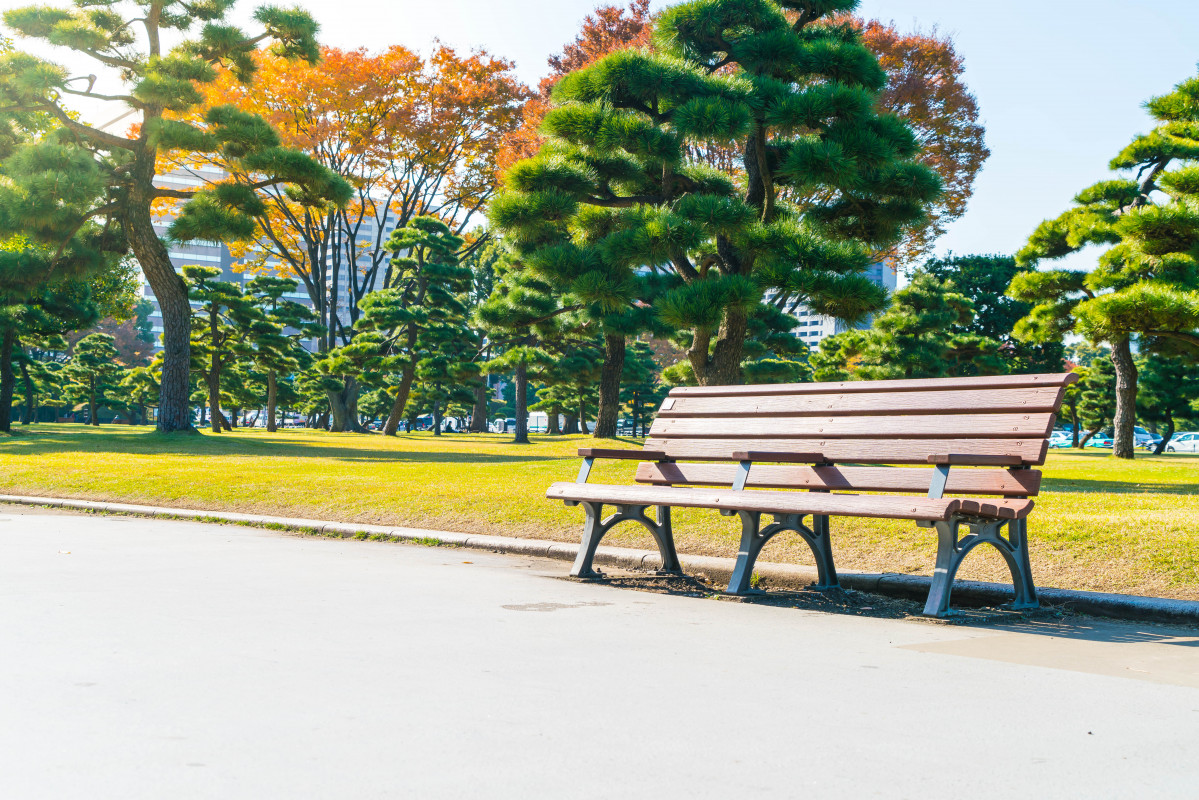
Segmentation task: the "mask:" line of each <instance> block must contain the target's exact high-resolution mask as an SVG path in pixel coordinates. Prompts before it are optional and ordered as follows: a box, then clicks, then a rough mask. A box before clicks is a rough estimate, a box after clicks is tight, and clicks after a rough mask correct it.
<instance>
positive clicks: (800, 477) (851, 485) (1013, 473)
mask: <svg viewBox="0 0 1199 800" xmlns="http://www.w3.org/2000/svg"><path fill="white" fill-rule="evenodd" d="M737 471H738V467H737V466H735V465H733V464H678V463H674V464H654V463H649V462H647V463H643V464H639V465H638V466H637V482H638V483H651V484H656V485H665V484H674V485H676V486H678V485H687V486H697V485H698V486H731V485H732V483H733V479H734V478H735V477H736V475H737ZM932 476H933V470H931V469H928V468H905V467H895V468H891V467H843V466H833V467H811V466H792V465H775V464H754V465H753V466H752V467H751V468H750V470H749V478H748V480H747V481H746V483H745V486H746V488H754V489H818V490H827V491H834V492H846V491H859V492H913V493H917V494H920V493H924V492H927V491H928V487H929V484H930V482H931V480H932ZM1040 487H1041V473H1040V471H1039V470H1031V469H1021V470H1006V469H953V470H950V472H949V481H948V483H947V484H946V486H945V491H946V493H948V494H964V495H989V494H993V495H1002V496H1007V497H1015V496H1020V497H1024V496H1029V495H1035V494H1036V493H1037V491H1038V490H1039V489H1040Z"/></svg>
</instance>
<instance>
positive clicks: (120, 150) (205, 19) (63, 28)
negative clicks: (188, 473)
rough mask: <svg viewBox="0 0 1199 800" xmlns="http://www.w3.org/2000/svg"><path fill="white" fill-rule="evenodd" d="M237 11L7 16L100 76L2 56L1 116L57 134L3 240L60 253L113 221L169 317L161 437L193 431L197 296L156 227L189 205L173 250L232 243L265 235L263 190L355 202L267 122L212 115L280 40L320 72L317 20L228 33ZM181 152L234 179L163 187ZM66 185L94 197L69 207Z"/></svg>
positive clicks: (278, 20)
mask: <svg viewBox="0 0 1199 800" xmlns="http://www.w3.org/2000/svg"><path fill="white" fill-rule="evenodd" d="M232 6H233V0H212V1H211V2H189V0H137V2H128V1H127V0H75V2H74V3H73V4H71V5H69V6H67V7H65V8H63V7H51V6H30V7H26V8H19V9H13V10H10V11H6V12H5V13H4V22H5V24H6V25H8V27H9V28H11V29H12V30H14V31H15V32H16V33H17V34H18V35H20V36H23V37H30V38H34V39H40V40H42V41H44V42H46V43H48V44H50V45H53V46H58V47H64V48H66V49H68V50H71V51H72V52H73V53H74V54H75V56H76V57H77V58H80V59H88V60H90V61H91V62H92V63H93V64H94V67H95V69H96V71H97V74H95V75H86V76H77V77H71V75H70V72H69V71H68V70H67V69H66V68H65V67H63V66H60V65H58V64H54V63H52V62H50V61H46V60H44V59H42V58H39V57H37V56H35V55H32V54H30V53H25V52H20V51H14V52H10V53H6V54H4V55H2V56H0V116H12V115H15V114H24V113H30V112H40V113H43V114H46V115H49V116H50V117H52V118H53V119H54V121H55V124H56V125H57V126H58V129H57V133H56V135H54V136H51V137H49V139H50V140H49V141H46V142H42V143H38V144H34V145H28V146H27V147H29V148H31V149H32V150H33V151H34V155H32V156H31V163H30V164H29V168H28V169H27V170H25V171H24V174H23V175H21V176H19V179H18V180H17V186H16V187H13V188H12V189H11V191H18V192H20V193H22V194H23V195H24V197H25V203H24V204H23V205H21V206H18V208H19V209H20V210H19V213H14V214H12V215H11V217H9V216H8V215H5V216H4V217H0V230H8V231H15V230H24V231H25V232H26V233H27V234H28V235H29V236H30V237H31V238H32V239H34V240H35V241H37V242H39V243H43V244H46V245H48V246H49V247H51V248H52V249H53V248H59V247H61V246H62V245H63V244H64V243H65V242H67V241H69V240H70V238H71V236H72V235H73V234H74V232H75V231H77V230H78V229H79V228H80V226H82V225H84V224H85V223H87V221H88V220H93V219H94V220H99V221H101V223H102V228H103V231H104V236H105V242H104V246H105V247H106V248H108V249H111V250H117V251H121V252H123V251H124V250H125V249H126V248H127V247H128V248H131V249H132V251H133V254H134V255H135V256H136V257H137V260H138V263H139V264H140V265H141V268H142V271H143V272H144V273H145V275H146V279H147V280H148V281H149V282H150V286H151V287H152V288H153V289H154V295H155V298H156V299H157V301H158V305H159V309H160V310H161V312H162V322H163V352H164V359H163V371H162V391H161V398H160V404H159V414H158V429H159V430H161V431H176V430H186V429H190V427H191V415H190V412H189V408H188V401H189V395H190V388H189V369H190V338H189V336H190V325H189V320H190V317H191V309H190V307H189V305H188V299H187V287H186V286H185V285H184V282H183V280H182V278H181V277H180V276H179V275H178V274H177V273H176V272H175V269H174V267H173V266H172V264H171V259H170V255H169V254H168V251H167V246H166V243H165V242H164V240H163V238H162V237H161V236H160V235H159V234H158V233H157V232H156V231H155V228H154V226H155V224H156V222H159V221H161V220H160V215H161V214H162V213H163V212H164V210H165V209H164V208H163V204H164V203H167V204H168V205H169V201H176V202H179V203H182V207H181V208H180V209H178V213H177V216H176V217H175V219H174V221H173V222H172V223H171V226H170V229H169V236H170V238H171V239H172V240H174V241H189V240H192V239H209V240H211V239H219V240H226V241H229V240H236V239H241V238H245V237H248V236H250V235H252V233H253V230H254V223H253V216H254V215H255V214H256V213H259V212H260V210H261V208H262V202H261V200H260V199H259V198H258V192H259V191H261V190H263V189H265V188H267V187H270V186H279V185H290V186H292V187H293V188H294V191H295V193H296V196H299V197H303V198H304V199H305V200H306V201H307V202H309V203H311V204H318V205H319V204H322V203H334V204H336V203H343V202H345V201H346V200H347V199H348V197H349V194H350V188H349V186H348V184H346V183H345V182H344V181H342V180H341V179H340V178H338V177H337V176H336V175H334V174H333V173H331V172H329V171H328V170H327V169H325V168H323V167H322V166H321V165H319V164H317V163H316V162H315V161H313V160H312V159H310V158H307V157H305V156H303V155H302V154H300V153H297V152H295V151H293V150H289V149H287V148H285V147H282V146H281V145H280V142H279V139H278V136H277V135H276V134H275V132H274V131H273V130H272V129H271V127H270V125H268V124H267V123H266V122H265V121H264V120H263V119H262V118H261V117H258V116H256V115H253V114H249V113H246V112H243V111H240V110H238V109H236V108H233V107H231V106H227V105H225V106H207V107H206V106H205V105H204V98H203V95H202V93H201V90H200V87H202V86H203V85H204V84H208V83H211V82H213V81H214V80H215V79H216V77H217V69H216V68H217V67H218V66H225V67H228V68H229V69H230V71H231V72H232V73H233V74H235V75H236V76H237V78H238V80H241V81H243V82H249V81H250V80H251V79H252V77H253V74H254V70H255V66H256V65H255V61H254V58H253V53H254V51H255V49H256V48H257V47H258V45H259V44H260V43H262V42H266V41H272V42H274V52H275V53H276V54H277V55H279V56H280V57H284V58H299V59H304V60H307V61H310V62H311V61H315V60H316V59H317V57H318V55H319V54H318V52H317V48H316V43H315V38H314V36H315V33H316V29H317V26H316V23H315V22H313V20H312V18H311V17H310V16H308V14H307V13H305V12H303V11H300V10H298V9H285V8H281V7H278V6H262V7H260V8H259V9H258V10H257V11H256V12H255V14H254V18H255V19H256V20H257V22H258V23H259V24H260V25H261V26H262V32H261V33H258V34H250V33H246V32H243V31H242V30H241V29H240V28H238V27H236V26H234V25H231V24H229V22H228V16H229V13H230V10H231V8H232ZM196 23H201V25H202V27H201V29H200V32H199V35H197V36H194V37H192V38H183V39H182V41H180V42H179V43H178V44H177V45H175V46H174V47H172V48H169V49H166V48H165V47H164V42H167V41H171V40H175V39H177V37H179V36H180V34H184V35H185V34H186V33H187V32H188V31H190V30H191V28H192V26H193V25H195V24H196ZM71 98H79V99H81V100H85V101H87V102H90V103H92V104H93V105H96V106H101V107H104V108H106V109H108V110H107V111H103V112H101V113H107V114H109V115H111V116H114V117H115V116H118V115H120V114H122V113H124V112H125V111H126V110H127V109H130V108H132V109H133V110H134V111H135V112H136V114H137V117H138V118H139V120H140V123H139V125H137V126H135V130H133V131H132V132H131V133H130V134H129V135H120V134H116V133H112V132H110V131H108V130H103V129H101V128H96V127H93V126H91V125H88V124H86V123H85V122H83V121H81V118H80V117H79V115H78V114H76V113H74V112H73V111H72V110H71V109H70V108H68V107H67V106H66V105H65V104H64V103H65V101H67V100H68V99H71ZM197 108H202V109H203V112H202V114H201V115H200V116H201V117H202V119H198V120H196V121H194V122H188V121H184V120H180V119H171V118H170V117H173V116H178V115H186V114H187V113H188V112H190V111H193V110H196V109H197ZM172 151H174V152H175V153H177V154H182V155H183V156H185V157H187V156H196V157H200V156H203V155H205V154H214V153H221V154H222V155H223V157H224V158H225V159H226V160H227V163H228V165H229V166H230V177H229V179H228V180H225V181H222V182H220V183H218V184H216V185H214V186H208V187H201V188H198V189H196V190H184V189H168V188H163V187H160V186H157V185H156V184H155V182H154V178H155V176H156V175H157V174H158V173H159V171H160V169H159V168H160V163H161V159H162V158H163V157H164V156H165V155H167V154H169V153H171V152H172ZM67 185H70V186H71V187H72V191H73V192H74V193H83V194H90V197H88V198H87V201H86V202H75V203H73V204H72V205H70V206H64V205H62V203H61V202H60V200H61V198H60V195H61V193H62V189H63V187H64V186H67Z"/></svg>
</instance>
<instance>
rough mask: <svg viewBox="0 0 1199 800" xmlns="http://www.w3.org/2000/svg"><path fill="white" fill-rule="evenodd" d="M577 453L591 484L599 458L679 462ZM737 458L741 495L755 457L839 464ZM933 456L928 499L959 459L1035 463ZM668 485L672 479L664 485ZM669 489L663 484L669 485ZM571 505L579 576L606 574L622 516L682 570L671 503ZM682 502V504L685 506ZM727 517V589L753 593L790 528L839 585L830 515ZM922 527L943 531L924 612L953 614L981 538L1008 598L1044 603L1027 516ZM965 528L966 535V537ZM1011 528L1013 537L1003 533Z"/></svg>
mask: <svg viewBox="0 0 1199 800" xmlns="http://www.w3.org/2000/svg"><path fill="white" fill-rule="evenodd" d="M579 455H580V456H582V457H583V464H582V466H581V467H580V468H579V474H578V478H577V479H576V483H586V482H587V479H588V477H589V476H590V474H591V468H592V466H593V465H594V463H595V459H597V458H612V459H621V460H636V461H657V462H658V463H673V462H674V461H675V459H673V458H670V457H669V456H667V454H666V453H665V452H664V451H653V450H616V449H604V448H580V449H579ZM733 457H734V458H735V459H737V461H738V470H737V473H736V477H735V478H734V481H733V483H732V486H731V487H730V491H732V492H736V493H741V492H747V493H748V492H750V491H752V490H746V489H745V484H746V481H747V480H748V478H749V473H750V469H751V468H752V466H753V463H754V462H755V461H767V462H781V463H805V464H809V465H811V466H817V467H819V466H832V465H833V463H834V462H832V461H830V460H828V459H826V458H825V457H824V456H823V455H822V454H819V453H773V452H753V451H748V452H735V453H734V454H733ZM928 462H929V463H930V464H933V469H932V470H931V477H930V481H929V489H928V497H929V498H931V499H941V498H942V497H943V496H944V493H945V487H946V484H947V483H948V480H949V472H950V469H951V468H952V467H953V466H954V465H960V466H987V467H1008V468H1011V469H1028V467H1029V464H1027V463H1026V462H1024V461H1023V460H1021V459H1020V458H1019V457H1016V456H985V455H960V454H947V455H935V454H934V455H930V456H929V457H928ZM666 486H667V487H668V486H669V484H667V485H666ZM664 488H665V487H664ZM809 491H816V492H826V491H828V490H826V489H811V490H809ZM565 504H566V505H568V506H577V505H582V506H583V507H584V511H585V513H586V521H585V523H584V526H583V537H582V541H581V542H580V546H579V552H578V555H577V557H576V558H575V562H574V565H573V566H572V567H571V571H570V574H571V576H572V577H575V578H585V579H594V578H600V577H602V573H600V572H598V571H597V570H596V569H595V567H594V561H595V554H596V550H597V548H598V547H599V543H600V540H602V539H603V537H604V535H605V534H607V532H608V531H610V530H611V529H612V528H614V527H615V526H616V525H619V524H620V523H621V522H629V521H632V522H637V523H639V524H641V525H642V526H644V527H645V528H646V530H648V531H649V532H650V534H651V535H652V536H653V537H654V542H655V543H656V544H657V546H658V552H659V554H660V555H661V562H662V563H661V568H660V569H659V570H658V573H659V574H670V575H681V574H683V571H682V565H681V563H680V562H679V557H678V553H677V552H676V550H675V545H674V533H673V530H672V528H671V521H670V510H671V506H669V505H656V506H654V507H655V508H656V510H657V511H656V519H652V518H651V517H650V516H649V513H648V509H649V508H650V505H648V504H646V505H642V504H612V503H604V502H600V501H581V500H566V501H565ZM605 505H614V507H615V508H616V513H614V514H612V515H610V516H608V517H607V518H603V517H602V512H603V506H605ZM680 505H682V504H680ZM720 513H721V514H723V515H724V516H733V515H734V514H735V515H737V517H738V518H739V519H740V521H741V544H740V547H739V548H738V552H737V559H736V563H735V565H734V567H733V572H732V576H731V577H730V579H729V583H728V587H727V588H726V589H725V593H726V594H730V595H737V596H744V595H747V594H750V593H753V592H754V591H755V590H753V589H752V588H751V584H752V578H753V569H754V565H755V563H756V562H757V559H758V556H759V555H760V554H761V552H762V548H763V547H765V545H766V543H767V542H769V541H770V540H771V539H772V538H774V537H775V536H776V535H777V534H780V533H783V532H785V531H790V532H793V533H797V534H799V536H800V537H801V538H802V539H803V540H804V541H805V542H806V543H807V545H808V547H809V548H810V549H811V551H812V555H813V557H814V558H815V560H816V570H817V580H816V583H815V584H813V585H812V588H814V589H817V590H819V591H824V590H828V589H836V588H840V582H839V580H838V578H837V569H836V565H835V563H834V560H833V550H832V541H831V534H830V526H829V517H828V516H827V515H822V514H801V513H778V514H770V516H772V517H773V518H774V522H772V523H769V524H767V525H766V526H765V527H763V526H762V515H763V513H765V512H761V511H746V510H736V509H721V510H720ZM807 517H811V523H810V524H808V525H805V524H804V519H805V518H807ZM916 525H917V526H919V527H924V528H934V529H935V530H936V531H937V561H936V566H935V568H934V571H933V576H932V582H931V586H930V589H929V594H928V600H927V602H926V603H925V606H924V611H923V614H924V615H925V616H931V617H944V616H946V615H947V614H948V613H949V609H950V595H951V593H952V591H953V581H954V578H955V577H956V575H957V571H958V568H959V567H960V566H961V564H962V561H963V560H964V559H965V558H966V556H967V555H968V554H969V553H970V551H972V550H973V549H974V548H975V547H977V546H978V545H980V544H984V543H986V544H990V545H992V546H994V547H995V548H996V549H997V550H998V551H999V553H1000V555H1002V556H1003V559H1004V561H1005V562H1006V563H1007V566H1008V570H1009V571H1010V572H1011V575H1012V585H1013V588H1014V591H1015V598H1014V600H1013V601H1012V603H1011V604H1010V607H1011V608H1012V609H1016V610H1027V609H1034V608H1037V607H1039V601H1038V600H1037V593H1036V586H1035V584H1034V583H1033V579H1032V567H1031V563H1030V560H1029V552H1028V521H1027V517H1022V518H1017V519H1001V518H998V517H990V516H981V515H972V514H963V513H955V514H953V515H952V516H951V517H950V519H949V520H946V521H935V520H917V521H916ZM962 526H966V527H967V529H968V533H966V534H965V535H961V533H960V530H961V528H962ZM1005 527H1006V528H1007V535H1006V536H1005V535H1004V534H1003V532H1002V530H1003V528H1005Z"/></svg>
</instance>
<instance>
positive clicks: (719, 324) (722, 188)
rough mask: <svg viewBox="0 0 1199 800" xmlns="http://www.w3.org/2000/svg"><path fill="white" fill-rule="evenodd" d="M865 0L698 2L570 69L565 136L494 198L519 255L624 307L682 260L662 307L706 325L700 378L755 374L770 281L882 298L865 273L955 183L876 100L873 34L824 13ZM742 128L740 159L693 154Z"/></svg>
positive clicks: (840, 302) (841, 307)
mask: <svg viewBox="0 0 1199 800" xmlns="http://www.w3.org/2000/svg"><path fill="white" fill-rule="evenodd" d="M855 6H856V2H852V0H841V1H840V2H837V1H836V0H834V1H832V2H796V1H795V0H783V1H782V2H771V0H696V1H695V2H686V3H683V4H680V5H677V6H674V7H672V8H668V9H667V10H666V11H664V12H663V13H662V14H661V15H660V16H659V18H658V20H657V21H656V23H655V26H654V33H653V42H654V44H653V46H652V47H651V48H648V49H645V50H624V51H619V52H616V53H613V54H611V55H609V56H607V57H605V58H603V59H601V60H600V61H598V62H596V63H594V64H591V65H589V66H587V67H584V68H582V69H580V70H577V71H575V72H572V73H571V74H569V75H567V76H566V77H564V78H563V79H562V80H561V81H560V82H559V83H558V85H557V86H556V87H555V89H554V93H553V99H554V102H555V108H554V109H553V110H551V111H550V112H549V114H548V115H547V116H546V118H545V123H544V127H543V130H544V131H545V132H546V133H547V134H548V137H549V138H548V141H547V142H546V143H545V144H544V145H543V146H542V148H541V150H540V152H539V154H538V155H537V156H536V157H535V158H532V159H529V160H526V161H523V162H520V163H518V164H516V165H515V166H514V167H512V169H511V170H509V172H508V174H507V176H506V190H505V191H504V192H503V193H501V194H500V195H498V196H497V197H496V198H495V200H494V201H493V203H492V207H491V218H492V221H493V222H494V223H495V225H496V226H497V227H498V228H500V229H501V230H503V231H504V232H505V234H506V235H507V236H508V238H509V240H510V242H511V243H512V245H513V246H514V247H515V248H516V250H517V254H518V255H519V258H520V263H521V264H523V265H525V266H526V267H527V268H528V269H530V270H531V271H533V272H535V273H536V274H537V275H539V276H541V277H542V278H543V279H545V280H547V281H549V282H550V283H551V284H553V285H554V286H555V287H557V288H558V289H559V290H562V291H566V292H568V293H569V294H570V295H571V296H572V297H573V298H575V299H576V301H577V302H583V303H594V304H598V305H600V306H602V307H604V308H605V309H609V310H617V309H619V308H622V307H624V306H627V305H629V304H633V303H635V302H636V301H637V300H639V299H640V298H639V297H638V288H639V287H638V282H637V280H636V276H638V275H639V274H641V273H642V272H643V271H646V270H649V271H660V272H666V273H670V274H672V275H673V276H674V277H675V278H676V279H677V281H678V284H679V285H678V286H677V287H676V288H674V289H673V290H671V291H669V292H667V293H666V294H665V295H664V296H663V297H661V298H659V299H656V300H655V301H654V303H653V305H654V308H655V311H656V312H657V314H658V316H659V317H660V318H661V319H662V320H664V321H665V322H666V323H667V324H669V325H671V326H674V327H676V328H679V329H684V330H688V331H690V332H691V336H690V347H689V349H688V351H687V356H688V360H689V362H690V365H691V369H692V372H693V373H694V375H695V379H696V380H697V381H698V382H699V383H700V384H703V385H712V384H722V383H724V384H727V383H738V382H740V381H741V379H742V377H743V375H742V367H741V364H742V361H743V360H744V356H745V342H746V338H747V334H748V328H749V319H750V317H751V316H752V315H753V313H754V311H755V309H756V308H757V307H758V305H759V304H760V301H761V297H762V295H763V292H764V291H765V290H770V289H773V290H776V291H777V292H780V293H783V294H785V295H787V296H788V297H789V298H791V299H793V300H796V301H799V302H803V303H805V304H806V305H808V306H809V307H810V308H812V309H813V310H815V311H816V312H817V313H823V314H829V315H832V316H837V317H842V318H846V319H854V320H856V319H860V318H862V317H863V316H864V315H866V314H869V313H870V312H873V311H876V310H878V309H879V308H881V307H882V305H883V304H884V302H885V299H886V297H885V293H884V292H883V291H882V290H881V289H880V288H879V287H877V286H876V285H875V284H873V283H872V282H871V281H870V280H869V279H868V278H867V277H866V276H865V275H863V274H862V273H863V272H864V271H865V269H866V268H867V267H868V266H869V265H870V264H871V263H873V261H874V257H873V253H874V252H875V251H877V250H879V249H885V248H886V247H888V246H890V245H892V244H893V243H895V242H896V241H897V240H898V238H899V237H900V235H901V234H902V231H903V230H904V227H905V226H906V225H908V224H911V223H915V222H918V221H920V220H921V219H922V218H923V216H924V210H923V209H924V204H925V203H926V202H927V201H929V200H930V199H932V198H934V197H936V196H937V194H938V192H939V190H940V184H939V180H938V179H937V177H936V175H935V174H934V173H933V172H932V171H931V170H929V169H927V168H925V167H923V166H920V165H918V164H916V163H915V162H914V161H913V157H914V156H915V155H916V154H917V152H918V145H917V142H916V139H915V137H914V136H913V134H912V132H911V130H910V129H909V128H908V127H907V126H906V125H905V124H904V123H902V122H901V121H900V120H899V119H898V118H897V117H895V116H893V115H887V114H879V113H877V112H876V111H875V100H876V98H877V93H878V91H879V89H880V88H881V87H882V85H883V82H884V79H885V76H884V73H883V71H882V69H881V68H880V67H879V65H878V62H877V60H876V58H875V57H874V56H873V55H872V54H871V53H870V52H869V51H868V50H867V49H866V48H865V47H864V46H863V45H862V44H861V42H860V41H859V35H858V32H857V31H856V30H855V29H854V28H853V27H852V26H850V25H847V24H826V23H827V19H826V18H827V17H829V16H830V15H832V14H834V13H836V12H840V11H849V10H852V9H853V8H854V7H855ZM788 12H798V13H797V14H794V16H793V19H791V18H789V17H788ZM727 145H732V146H734V147H735V148H736V149H737V151H738V152H740V153H741V163H740V164H739V165H737V168H736V169H735V170H730V172H728V173H725V172H721V171H718V170H716V169H714V168H712V167H709V166H706V165H704V164H702V163H700V162H698V161H695V160H692V159H690V158H689V157H688V152H693V151H694V150H695V149H702V148H704V147H705V146H727ZM797 195H803V196H805V197H810V198H814V199H812V200H811V202H810V204H809V205H806V206H805V207H803V208H801V207H799V206H797V205H795V204H793V203H791V202H789V201H788V199H787V198H788V197H790V196H797Z"/></svg>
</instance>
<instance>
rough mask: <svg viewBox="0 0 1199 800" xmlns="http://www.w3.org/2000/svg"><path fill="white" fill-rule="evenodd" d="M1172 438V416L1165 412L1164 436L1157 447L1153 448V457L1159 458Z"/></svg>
mask: <svg viewBox="0 0 1199 800" xmlns="http://www.w3.org/2000/svg"><path fill="white" fill-rule="evenodd" d="M1173 438H1174V415H1173V414H1172V413H1170V412H1169V411H1167V412H1166V435H1165V436H1163V437H1162V440H1161V441H1160V442H1158V443H1157V447H1155V448H1153V455H1155V456H1160V455H1161V454H1162V452H1163V451H1164V450H1165V449H1166V445H1168V444H1169V443H1170V440H1171V439H1173Z"/></svg>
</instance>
